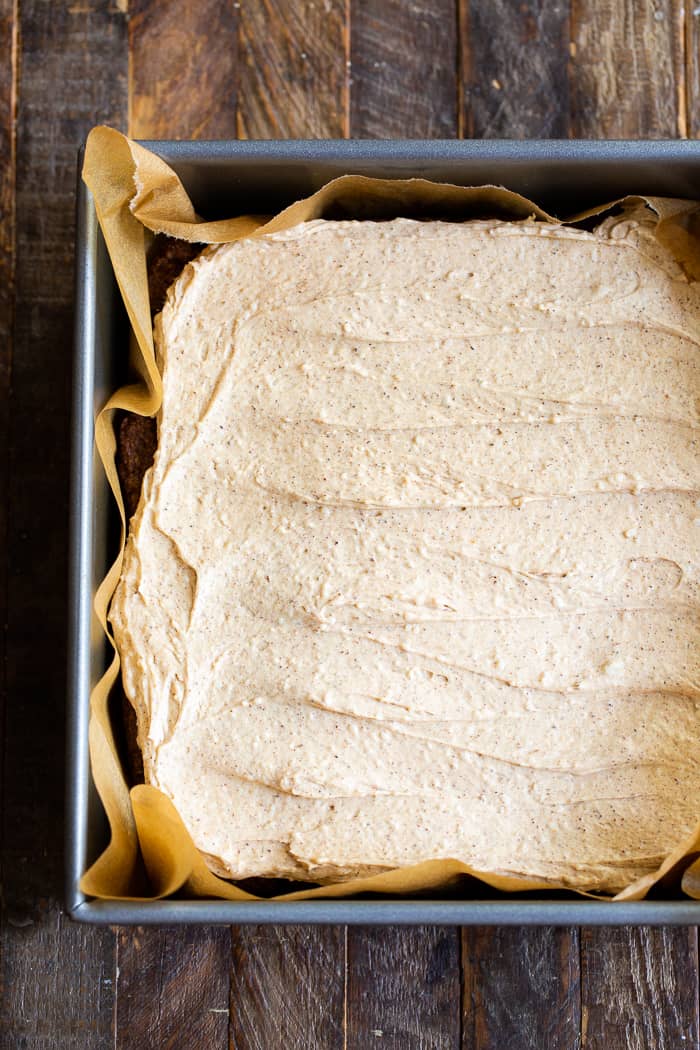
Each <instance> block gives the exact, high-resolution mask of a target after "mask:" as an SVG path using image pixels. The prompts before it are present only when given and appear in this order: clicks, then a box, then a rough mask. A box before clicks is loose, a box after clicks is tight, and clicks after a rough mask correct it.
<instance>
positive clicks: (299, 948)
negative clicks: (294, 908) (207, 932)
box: [231, 926, 345, 1050]
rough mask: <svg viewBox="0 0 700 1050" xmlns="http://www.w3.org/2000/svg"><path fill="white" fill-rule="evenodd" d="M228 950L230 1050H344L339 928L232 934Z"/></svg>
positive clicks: (239, 929)
mask: <svg viewBox="0 0 700 1050" xmlns="http://www.w3.org/2000/svg"><path fill="white" fill-rule="evenodd" d="M232 947H233V955H232V958H233V967H232V973H231V1003H232V1009H231V1048H232V1050H344V1046H345V1044H344V1032H343V1020H344V994H345V988H344V978H345V929H344V927H342V926H319V927H313V926H306V927H304V926H235V927H233V930H232Z"/></svg>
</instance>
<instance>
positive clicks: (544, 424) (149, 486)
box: [110, 206, 700, 892]
mask: <svg viewBox="0 0 700 1050" xmlns="http://www.w3.org/2000/svg"><path fill="white" fill-rule="evenodd" d="M654 226H655V218H654V216H653V213H652V212H651V211H649V210H648V209H645V208H644V207H642V206H640V207H639V208H637V209H636V210H634V211H629V210H628V211H626V212H625V213H623V214H622V215H619V216H616V217H614V218H608V219H606V220H605V221H603V222H602V223H601V225H600V226H599V227H598V228H597V229H596V230H595V231H594V232H586V231H583V230H578V229H572V228H569V227H557V226H553V225H549V224H544V223H539V222H533V221H527V222H502V221H495V220H493V221H492V220H488V221H486V220H483V221H481V220H475V221H471V222H466V223H461V224H460V223H441V222H422V223H421V222H417V221H412V220H408V219H397V220H394V221H391V222H385V223H372V222H357V221H355V222H351V221H347V222H333V221H324V220H315V221H312V222H308V223H304V224H301V225H299V226H296V227H294V228H292V229H290V230H287V231H285V232H281V233H275V234H270V235H267V236H263V237H259V238H256V239H255V238H254V239H248V240H244V241H240V242H237V243H234V244H228V245H223V246H218V247H216V248H210V249H207V250H206V251H205V252H204V253H203V254H202V255H201V256H200V257H199V258H198V259H197V260H196V261H195V263H194V264H192V265H190V266H188V267H187V269H186V270H185V271H184V273H183V275H182V277H181V278H180V279H179V280H178V281H177V282H176V284H175V285H174V286H173V288H172V289H171V293H170V296H169V299H168V302H167V304H166V306H165V308H164V310H163V312H162V314H161V315H160V316H159V318H158V319H157V321H156V345H157V350H158V354H159V363H160V366H161V369H162V373H163V405H162V410H161V415H160V419H159V440H158V450H157V453H156V458H155V461H154V464H153V467H152V468H151V470H150V471H149V472H148V474H147V475H146V478H145V480H144V487H143V493H142V499H141V504H140V507H139V510H138V512H137V514H136V516H135V517H134V519H133V521H132V523H131V529H130V534H129V538H128V542H127V547H126V551H125V555H124V564H123V571H122V577H121V581H120V584H119V586H118V589H117V591H116V594H115V597H114V600H113V603H112V609H111V614H110V615H111V622H112V625H113V628H114V632H115V637H116V641H117V644H118V648H119V651H120V655H121V660H122V669H123V680H124V686H125V689H126V692H127V695H128V696H129V698H130V700H131V702H132V703H133V705H134V707H135V710H136V713H137V718H138V740H139V745H140V747H141V750H142V752H143V757H144V768H145V775H146V780H147V782H149V783H151V784H153V785H155V786H156V787H158V788H160V789H161V790H162V791H163V792H165V793H166V794H167V795H168V796H169V797H170V798H171V799H172V800H173V802H174V804H175V806H176V807H177V809H178V811H179V812H180V815H181V816H182V818H183V820H184V822H185V824H186V826H187V828H188V830H189V831H190V833H191V835H192V837H193V839H194V841H195V844H196V845H197V846H198V848H199V849H200V850H201V851H202V852H203V853H204V855H205V857H206V858H207V860H208V862H209V864H210V866H211V867H212V869H213V870H214V871H216V872H217V873H218V874H222V875H225V876H231V877H236V878H242V877H246V876H251V875H281V876H288V877H291V878H300V879H304V880H310V881H321V882H323V881H335V880H339V879H344V878H347V877H351V876H354V875H357V874H370V873H373V872H378V871H382V870H385V869H388V868H394V867H397V866H402V865H407V864H411V863H415V862H418V861H420V860H426V859H430V858H433V859H434V858H456V859H459V860H461V861H463V862H465V863H467V864H469V865H471V866H472V867H473V868H475V869H478V870H481V871H489V872H498V873H504V874H515V875H517V874H523V875H527V876H531V877H540V878H543V879H547V880H552V881H554V882H558V883H561V884H563V885H570V886H573V887H576V888H579V889H588V890H599V891H610V892H612V891H617V890H619V889H621V888H622V887H624V886H625V885H627V884H628V883H630V882H631V881H633V880H634V879H635V878H637V877H639V876H641V875H644V874H646V873H648V872H650V871H652V870H654V869H655V868H656V867H658V865H659V864H660V862H661V860H662V859H663V857H664V856H665V855H666V854H667V853H668V852H670V850H671V849H672V848H674V847H675V846H677V845H678V843H679V842H680V841H681V840H682V839H683V838H684V836H686V835H687V834H688V833H689V832H690V831H691V829H692V828H693V826H694V825H695V824H696V822H697V819H698V816H699V815H700V776H699V775H698V773H699V770H698V761H697V757H696V756H697V741H698V727H699V725H700V719H699V713H700V712H699V705H700V674H699V664H700V661H699V658H698V653H699V649H698V644H697V643H698V627H699V620H698V598H699V594H700V588H699V582H698V563H699V560H700V559H699V557H698V554H699V547H700V545H699V542H698V537H699V534H700V529H699V519H700V509H699V506H698V491H697V490H698V478H699V462H700V457H699V455H698V433H699V430H698V413H699V408H700V382H699V376H700V368H699V356H698V341H699V339H700V291H699V290H698V288H699V286H698V285H696V284H693V283H690V282H689V281H688V280H687V278H686V277H685V275H684V273H683V272H682V270H681V269H680V267H679V266H678V265H677V264H676V262H675V261H674V259H673V258H672V257H671V255H670V254H668V253H667V252H666V251H665V250H664V249H663V248H662V247H661V246H660V245H659V243H658V242H657V240H656V238H655V236H654Z"/></svg>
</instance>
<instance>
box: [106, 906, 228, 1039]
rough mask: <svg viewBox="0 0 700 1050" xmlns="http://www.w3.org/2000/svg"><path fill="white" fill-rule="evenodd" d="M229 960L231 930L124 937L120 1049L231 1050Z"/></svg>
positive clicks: (123, 933) (140, 931)
mask: <svg viewBox="0 0 700 1050" xmlns="http://www.w3.org/2000/svg"><path fill="white" fill-rule="evenodd" d="M230 958H231V937H230V931H229V929H228V927H211V928H206V927H205V928H198V927H187V926H181V927H170V928H163V929H158V928H155V929H154V928H149V929H144V928H138V927H137V928H136V929H133V930H131V929H129V930H120V931H119V934H118V939H117V973H118V977H117V1003H116V1045H117V1046H118V1047H119V1050H131V1048H132V1047H133V1050H143V1048H144V1047H168V1048H169V1050H178V1048H182V1050H199V1048H200V1047H201V1048H202V1050H218V1048H219V1047H221V1048H227V1047H228V1045H229V1039H228V1030H229V966H230Z"/></svg>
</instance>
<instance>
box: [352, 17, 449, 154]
mask: <svg viewBox="0 0 700 1050" xmlns="http://www.w3.org/2000/svg"><path fill="white" fill-rule="evenodd" d="M350 63H351V64H350V69H351V80H350V134H351V135H352V137H353V138H428V139H430V138H453V137H454V136H455V135H456V134H457V90H456V87H457V85H456V79H455V70H456V68H457V6H456V4H455V3H454V0H413V2H411V3H405V0H352V2H351V4H350Z"/></svg>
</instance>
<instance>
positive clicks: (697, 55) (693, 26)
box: [681, 3, 700, 139]
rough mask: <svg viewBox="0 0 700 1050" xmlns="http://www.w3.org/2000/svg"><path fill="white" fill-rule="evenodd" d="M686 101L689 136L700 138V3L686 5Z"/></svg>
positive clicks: (687, 131)
mask: <svg viewBox="0 0 700 1050" xmlns="http://www.w3.org/2000/svg"><path fill="white" fill-rule="evenodd" d="M684 43H685V70H684V77H685V99H681V104H683V102H685V110H686V133H687V135H688V138H691V139H697V138H700V4H697V3H688V4H686V6H685V41H684Z"/></svg>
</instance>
